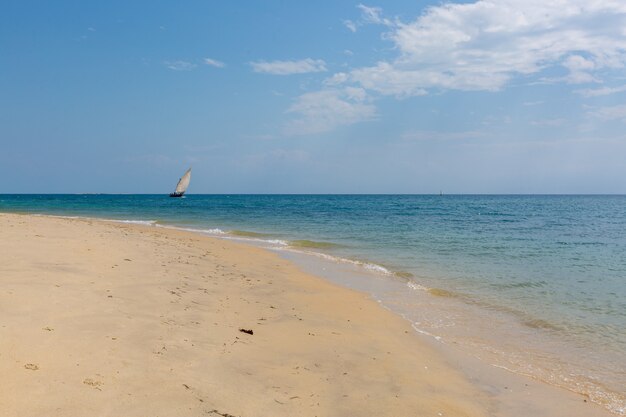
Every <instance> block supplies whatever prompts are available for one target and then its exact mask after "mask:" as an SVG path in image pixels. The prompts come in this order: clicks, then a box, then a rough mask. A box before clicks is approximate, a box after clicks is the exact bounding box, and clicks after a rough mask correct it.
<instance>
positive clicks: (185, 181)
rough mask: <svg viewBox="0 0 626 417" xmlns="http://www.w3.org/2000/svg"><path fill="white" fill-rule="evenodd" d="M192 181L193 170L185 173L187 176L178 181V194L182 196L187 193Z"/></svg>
mask: <svg viewBox="0 0 626 417" xmlns="http://www.w3.org/2000/svg"><path fill="white" fill-rule="evenodd" d="M190 180H191V168H189V169H188V170H187V172H185V175H183V177H182V178H181V179H180V180H178V184H176V194H182V193H184V192H185V191H187V187H189V181H190Z"/></svg>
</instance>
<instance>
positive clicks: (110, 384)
mask: <svg viewBox="0 0 626 417" xmlns="http://www.w3.org/2000/svg"><path fill="white" fill-rule="evenodd" d="M0 233H1V239H0V375H2V378H0V415H2V416H17V415H19V416H42V415H54V416H85V415H96V416H108V415H110V416H173V415H176V416H199V415H208V416H210V415H216V416H219V415H222V416H237V417H243V416H409V415H411V416H483V415H488V414H490V407H491V399H490V398H489V397H488V396H487V395H486V394H484V393H482V392H481V391H480V390H478V389H477V388H476V387H475V386H474V385H472V384H471V383H469V382H468V381H467V380H466V378H465V377H464V376H463V375H462V374H461V373H459V372H458V371H456V370H455V369H454V368H453V367H451V366H450V365H449V364H447V363H446V361H445V360H444V359H443V357H442V356H441V355H440V354H439V353H438V352H436V351H435V350H434V349H433V348H432V347H429V346H427V345H426V344H424V343H421V341H420V340H419V338H418V337H417V336H416V335H415V334H414V332H413V331H412V329H411V327H410V325H409V323H407V322H405V321H404V320H402V319H401V318H399V317H397V316H395V315H394V314H392V313H390V312H388V311H386V310H385V309H383V308H380V306H379V305H378V304H377V303H376V302H375V301H373V300H371V299H370V298H369V297H367V296H366V295H364V294H361V293H357V292H353V291H350V290H348V289H344V288H340V287H337V286H335V285H333V284H331V283H328V282H326V281H324V280H321V279H319V278H317V277H314V276H310V275H307V274H305V273H303V272H301V271H300V270H298V269H297V268H296V267H295V266H294V265H292V264H291V263H289V262H287V261H285V260H283V259H281V258H279V257H278V256H277V255H275V254H272V253H270V252H268V251H264V250H262V249H257V248H254V247H249V246H245V245H240V244H238V243H234V242H230V241H225V240H219V239H213V238H208V237H204V236H200V235H195V234H191V233H186V232H182V231H177V230H169V229H163V228H157V227H147V226H143V227H142V226H137V225H130V224H119V223H113V222H105V221H96V220H86V219H64V218H52V217H39V216H26V215H14V214H0ZM242 329H243V330H246V331H249V332H242V331H241V330H242Z"/></svg>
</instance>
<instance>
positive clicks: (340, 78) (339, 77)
mask: <svg viewBox="0 0 626 417" xmlns="http://www.w3.org/2000/svg"><path fill="white" fill-rule="evenodd" d="M346 81H348V74H346V73H345V72H338V73H335V74H333V75H332V77H330V78H327V79H325V80H324V84H326V85H330V86H332V85H339V84H343V83H345V82H346Z"/></svg>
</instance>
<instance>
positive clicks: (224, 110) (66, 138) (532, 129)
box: [0, 0, 626, 194]
mask: <svg viewBox="0 0 626 417" xmlns="http://www.w3.org/2000/svg"><path fill="white" fill-rule="evenodd" d="M625 64H626V2H624V1H623V0H554V1H550V0H541V1H538V0H479V1H456V2H441V1H437V2H432V1H418V0H412V1H408V0H397V1H394V0H386V1H384V2H383V1H380V0H379V1H372V2H365V3H360V2H358V1H357V2H351V1H343V0H342V1H337V0H327V1H315V2H296V1H288V0H285V1H278V0H263V1H261V0H258V1H243V0H241V1H235V0H233V1H222V2H218V1H185V2H178V1H165V0H163V1H139V0H136V1H128V0H125V1H117V0H112V1H106V2H85V1H79V0H75V1H63V0H60V1H55V2H47V1H30V0H0V145H1V148H0V149H1V151H0V193H169V192H170V191H172V190H173V188H174V186H175V185H176V181H177V180H178V178H179V177H180V176H181V175H182V173H183V172H184V171H185V170H186V169H187V168H188V167H189V166H192V167H193V175H192V180H191V185H190V187H189V192H190V193H439V192H440V191H443V192H444V193H448V194H452V193H626V68H625Z"/></svg>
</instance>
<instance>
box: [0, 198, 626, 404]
mask: <svg viewBox="0 0 626 417" xmlns="http://www.w3.org/2000/svg"><path fill="white" fill-rule="evenodd" d="M0 211H5V212H23V213H41V214H55V215H63V216H87V217H89V216H91V217H103V218H109V219H118V220H138V221H151V222H156V224H158V225H170V226H175V227H183V228H191V229H197V230H203V231H205V232H206V233H209V234H213V235H217V236H222V237H231V238H242V239H248V240H250V241H255V242H264V243H266V244H267V245H270V246H272V247H274V248H275V249H284V250H294V251H300V252H305V253H307V252H313V253H323V254H327V255H330V256H332V258H330V257H328V258H327V259H336V260H337V261H341V260H343V262H345V261H346V260H349V261H352V262H353V263H354V265H360V267H362V268H363V269H364V271H365V270H367V271H368V273H379V274H381V275H385V276H388V278H389V279H390V280H391V279H393V280H396V281H397V280H404V281H406V283H407V286H406V287H407V294H408V295H407V294H404V295H403V297H410V296H411V295H410V294H411V290H420V291H421V292H422V293H427V294H429V296H430V298H431V299H432V300H435V301H433V303H434V304H432V303H431V304H429V306H431V307H432V305H435V304H436V305H437V306H439V307H441V308H435V310H436V314H439V315H440V316H441V317H440V318H439V319H437V320H435V319H434V318H433V317H429V319H428V320H421V321H419V320H418V321H419V323H420V324H422V325H423V329H422V330H426V331H427V332H428V333H431V334H435V335H440V336H442V337H447V338H448V339H452V340H455V341H457V342H460V343H463V341H464V340H465V341H466V342H467V344H468V345H470V344H473V345H475V346H478V345H480V346H487V347H488V350H489V351H490V352H492V353H493V352H503V354H506V353H507V352H513V353H515V355H513V356H515V358H516V359H515V360H512V359H511V358H509V362H507V366H509V367H512V368H514V370H515V369H519V370H523V371H524V373H531V374H533V373H535V374H537V375H539V374H541V375H540V376H541V377H542V378H543V379H546V380H549V382H554V383H558V384H560V385H564V386H567V387H568V388H570V389H574V390H578V391H580V392H584V393H587V394H589V395H591V396H592V399H594V400H597V401H598V402H601V403H603V404H604V405H606V406H607V407H609V408H610V409H612V410H613V411H614V412H617V413H618V414H619V413H624V387H625V386H626V377H625V376H624V375H625V374H626V196H543V195H541V196H526V195H525V196H488V195H480V196H470V195H462V196H454V195H444V196H426V195H189V196H187V197H186V198H183V199H172V198H168V197H167V196H162V195H0ZM414 292H415V291H414ZM419 296H420V297H423V296H424V294H420V295H419ZM405 305H406V303H405ZM462 306H467V310H466V312H467V315H468V317H472V316H474V317H475V318H476V320H475V322H471V320H470V321H469V322H465V321H463V323H464V324H463V326H464V327H467V326H473V327H472V329H478V330H476V331H475V332H474V333H472V332H467V331H466V330H463V331H461V330H462V329H461V328H460V327H461V326H459V325H458V323H456V322H455V323H456V326H455V325H454V323H452V322H453V320H451V319H450V320H449V321H448V322H446V319H447V318H448V319H449V317H447V316H446V314H447V313H446V311H455V312H457V313H456V314H457V317H458V316H459V313H458V311H459V310H458V309H459V308H461V309H462V308H464V307H462ZM448 307H449V310H446V308H448ZM415 308H416V309H417V308H419V306H417V305H416V307H415ZM464 311H465V310H464ZM460 316H463V314H460ZM486 318H487V319H489V318H497V319H494V323H500V324H499V325H501V326H502V329H501V330H502V332H501V333H498V330H497V329H492V328H491V327H492V326H489V327H488V328H486V329H482V330H481V327H480V326H483V327H484V326H485V325H484V321H485V319H486ZM434 321H437V323H438V325H433V324H432V323H434ZM457 321H458V320H457ZM416 322H417V321H416ZM429 323H430V324H429ZM442 323H443V324H442ZM481 323H482V324H481ZM494 326H496V327H497V324H494ZM505 327H506V328H505ZM454 328H456V330H454ZM485 330H488V331H485ZM483 333H484V335H483ZM490 334H492V335H491V336H490ZM493 334H495V335H499V337H492V336H493ZM476 335H478V336H476ZM518 335H519V340H520V342H519V343H518V345H522V346H516V345H515V341H514V339H516V338H517V337H518ZM477 337H479V338H480V340H479V342H476V338H477ZM502 338H506V339H507V340H506V341H499V339H502ZM470 339H471V340H470ZM512 339H513V340H512ZM470 341H471V343H470ZM529 345H530V346H529ZM515 349H519V352H517V351H515ZM528 351H532V352H537V354H536V355H535V356H536V357H535V356H529V357H526V356H528V355H527V354H526V352H528ZM525 355H526V356H525ZM542 358H543V361H542ZM524 361H526V362H530V364H529V363H524ZM555 361H559V365H558V367H559V369H558V370H555V369H546V368H550V366H551V365H550V363H553V362H555ZM516 367H517V368H516ZM535 368H537V369H535ZM539 368H541V369H539ZM557 372H560V374H559V375H556V373H557ZM534 376H536V375H534ZM568 381H569V382H568ZM572 381H573V382H572ZM570 382H571V384H572V386H568V383H570ZM594 390H595V391H594ZM592 391H593V392H592Z"/></svg>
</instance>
